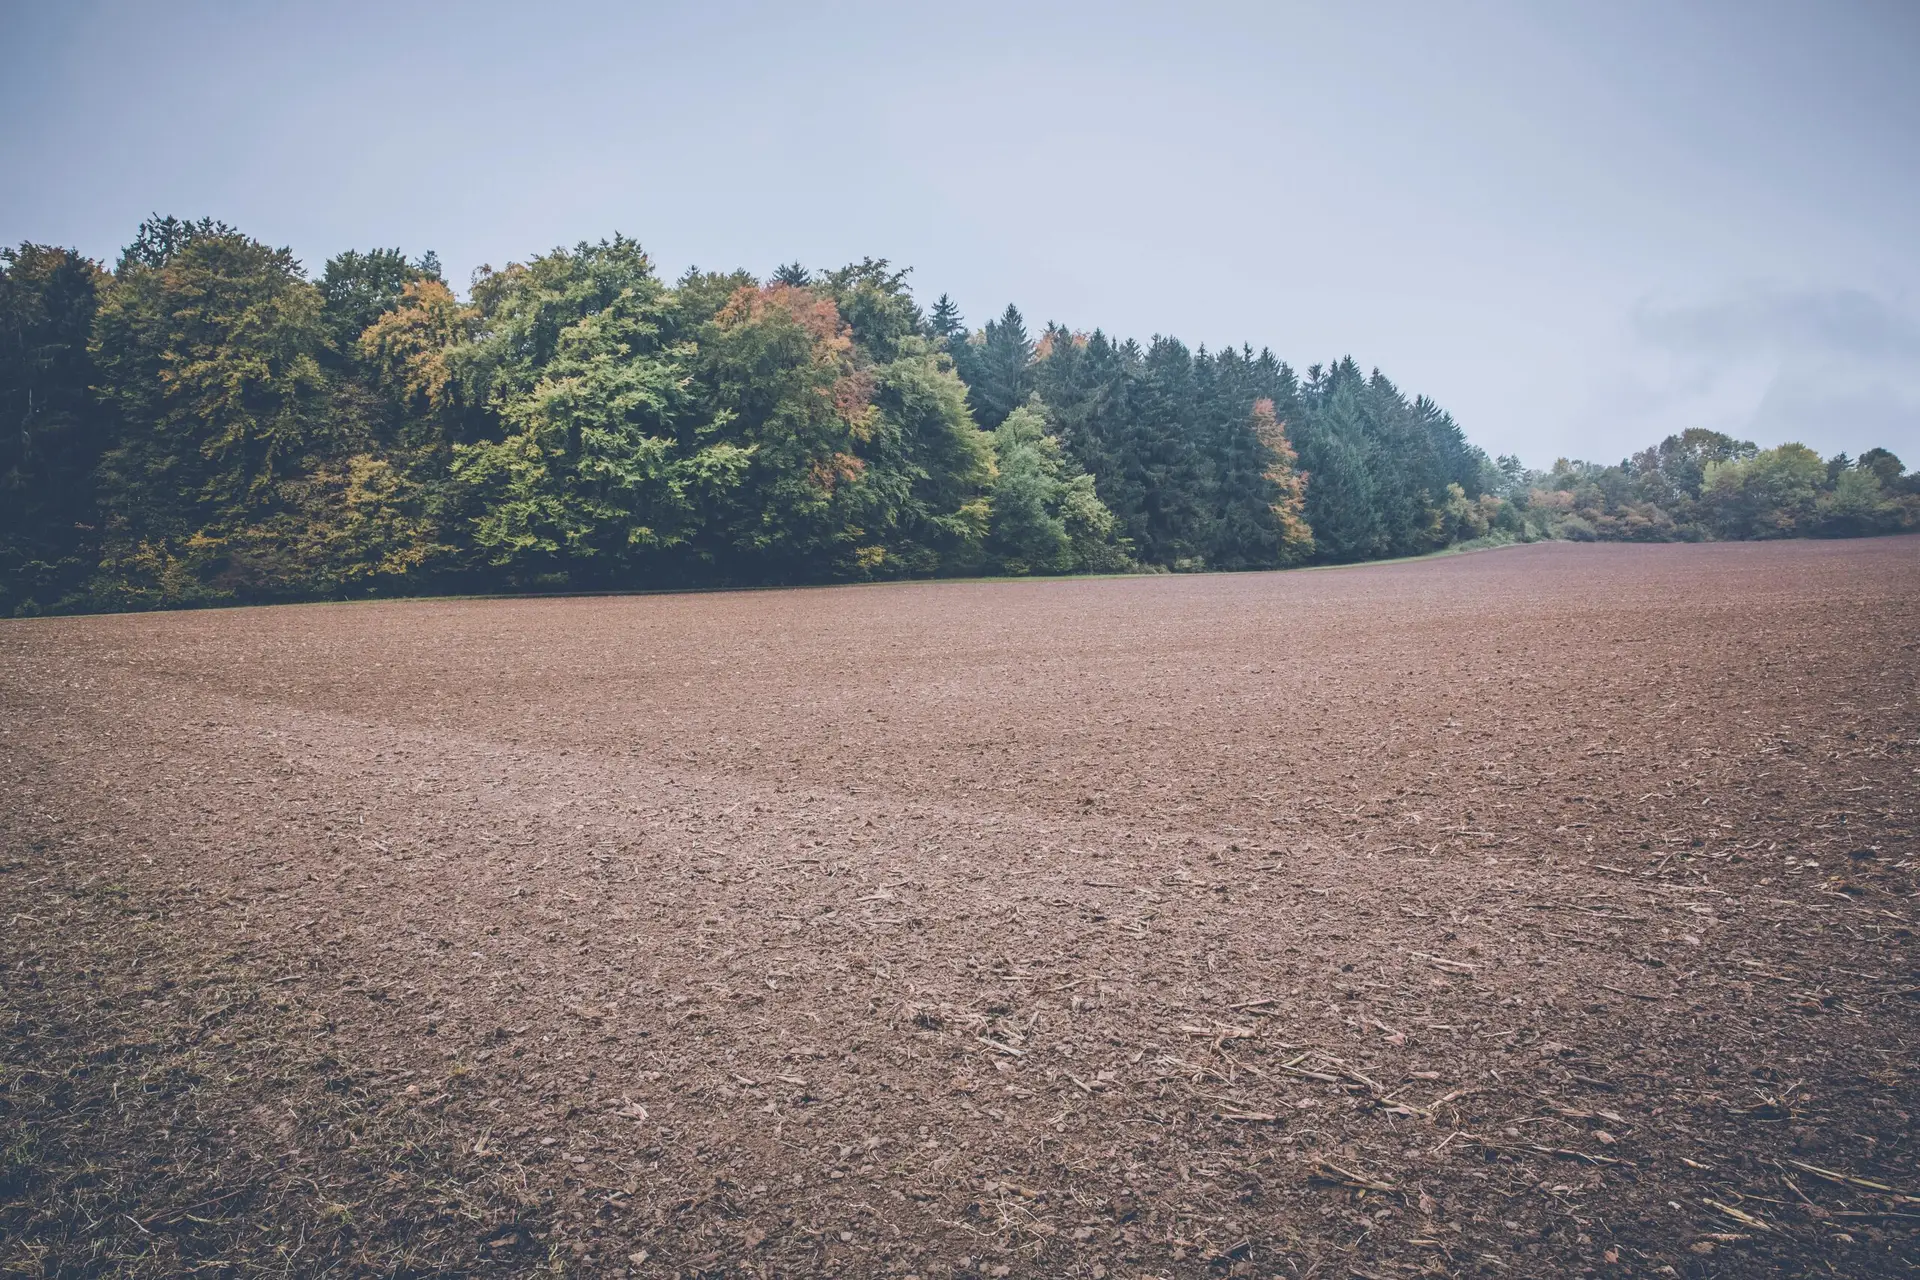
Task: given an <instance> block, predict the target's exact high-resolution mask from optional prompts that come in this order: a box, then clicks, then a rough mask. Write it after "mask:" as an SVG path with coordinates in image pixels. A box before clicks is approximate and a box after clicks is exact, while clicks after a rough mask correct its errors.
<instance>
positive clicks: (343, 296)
mask: <svg viewBox="0 0 1920 1280" xmlns="http://www.w3.org/2000/svg"><path fill="white" fill-rule="evenodd" d="M424 281H434V282H437V283H442V285H443V287H444V282H442V281H441V280H440V261H439V259H438V258H437V257H436V256H435V255H433V254H431V253H428V254H425V255H424V256H422V257H420V258H419V259H417V260H413V261H409V260H408V258H407V256H406V255H405V254H404V253H402V252H400V250H398V249H373V250H370V251H368V252H366V253H361V252H359V251H357V250H354V249H349V250H347V251H346V252H345V253H342V254H337V255H335V256H334V257H331V258H329V259H327V265H326V268H325V270H324V271H323V272H322V273H321V276H320V281H319V284H320V297H321V300H322V302H323V304H324V309H325V313H326V320H327V328H328V330H329V332H330V334H331V335H332V338H333V343H334V347H335V349H336V350H337V351H338V352H339V353H340V354H341V355H343V356H345V357H347V358H348V359H351V358H353V357H354V356H355V355H356V354H357V351H358V348H359V343H360V335H361V334H362V333H364V332H366V330H367V327H368V326H369V325H371V324H373V323H374V321H376V320H378V319H379V318H380V316H381V314H382V313H384V312H387V311H391V310H392V309H393V308H395V307H397V306H399V305H400V302H401V298H402V295H403V294H404V293H405V292H406V289H407V286H409V285H412V284H416V283H421V282H424Z"/></svg>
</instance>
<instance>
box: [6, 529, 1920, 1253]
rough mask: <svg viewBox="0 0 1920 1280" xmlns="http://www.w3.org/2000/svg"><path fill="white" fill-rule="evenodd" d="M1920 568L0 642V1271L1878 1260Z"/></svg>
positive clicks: (1618, 559) (1598, 560)
mask: <svg viewBox="0 0 1920 1280" xmlns="http://www.w3.org/2000/svg"><path fill="white" fill-rule="evenodd" d="M1917 640H1920V539H1914V538H1903V539H1882V540H1874V541H1861V542H1849V543H1810V542H1796V543H1779V544H1770V545H1712V546H1662V547H1629V546H1543V547H1532V548H1520V549H1513V550H1506V551H1500V552H1494V553H1488V554H1482V555H1471V556H1458V557H1452V558H1443V559H1436V560H1431V561H1424V562H1417V563H1406V564H1396V565H1385V566H1374V567H1358V568H1353V569H1345V570H1337V571H1325V572H1303V573H1280V574H1248V575H1229V576H1209V577H1157V578H1133V579H1118V580H1103V581H1052V582H1031V583H1021V582H1008V583H962V584H934V585H899V586H886V587H856V588H836V589H826V590H806V591H788V592H755V593H741V594H719V595H691V596H655V597H631V598H595V599H540V600H461V601H415V602H395V603H375V604H356V605H328V606H312V607H289V608H274V609H247V610H231V611H220V612H205V613H191V614H166V615H146V616H116V617H96V618H75V619H52V620H35V621H25V622H9V623H4V624H0V788H4V791H3V793H0V794H3V795H4V804H0V922H3V923H4V927H0V963H3V964H4V975H3V977H0V1001H3V1005H4V1007H3V1008H0V1017H3V1018H4V1023H0V1025H3V1026H4V1028H5V1029H4V1034H0V1086H3V1087H0V1270H4V1271H5V1272H6V1273H8V1274H22V1275H33V1276H41V1275H45V1276H56V1275H58V1276H78V1275H93V1274H129V1275H163V1274H164V1275H177V1274H190V1273H191V1274H207V1275H227V1274H232V1275H240V1274H288V1275H323V1274H325V1275H347V1274H394V1275H430V1274H448V1275H452V1274H463V1275H464V1274H473V1275H493V1274H513V1273H526V1272H531V1271H534V1270H536V1269H545V1270H548V1271H553V1272H566V1273H569V1274H582V1275H620V1274H624V1273H629V1272H630V1273H632V1274H635V1275H643V1276H667V1275H680V1276H695V1275H699V1276H720V1275H727V1276H746V1275H757V1276H770V1275H798V1276H818V1275H845V1276H907V1275H917V1276H921V1277H929V1278H931V1277H942V1278H945V1277H949V1276H965V1277H975V1276H982V1277H991V1276H1088V1277H1115V1278H1116V1280H1118V1278H1120V1277H1127V1278H1129V1280H1131V1278H1132V1277H1139V1276H1196V1277H1197V1276H1227V1275H1258V1276H1292V1277H1305V1276H1320V1277H1343V1276H1349V1275H1352V1276H1396V1275H1415V1274H1440V1275H1455V1274H1487V1275H1496V1276H1511V1277H1520V1276H1528V1277H1536V1276H1563V1275H1564V1276H1574V1275H1597V1276H1653V1275H1674V1276H1682V1277H1709V1276H1748V1275H1752V1276H1760V1275H1769V1276H1770V1275H1789V1276H1797V1275H1820V1276H1827V1275H1836V1274H1837V1275H1850V1276H1868V1275H1911V1274H1913V1272H1914V1271H1915V1270H1916V1269H1920V1232H1916V1230H1915V1228H1916V1227H1920V1200H1916V1199H1915V1198H1914V1197H1915V1196H1916V1195H1920V1149H1917V1148H1916V1141H1915V1138H1916V1135H1915V1124H1914V1114H1915V1110H1916V1106H1917V1105H1920V1080H1917V1078H1916V1070H1920V1068H1917V1066H1916V1061H1915V1043H1916V1041H1915V1033H1916V1030H1917V1029H1920V1026H1917V1024H1920V1001H1917V999H1916V998H1917V997H1920V963H1917V961H1920V945H1917V944H1916V939H1915V924H1916V899H1915V893H1916V889H1917V888H1920V886H1916V883H1915V869H1916V868H1915V857H1916V853H1917V852H1920V850H1916V846H1915V831H1916V827H1917V825H1920V819H1916V800H1917V798H1920V652H1917V651H1916V641H1917Z"/></svg>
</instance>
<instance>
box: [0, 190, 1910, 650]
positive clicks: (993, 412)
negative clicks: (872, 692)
mask: <svg viewBox="0 0 1920 1280" xmlns="http://www.w3.org/2000/svg"><path fill="white" fill-rule="evenodd" d="M0 421H3V422H4V433H3V434H0V615H20V614H30V613H37V612H46V611H57V610H80V609H137V608H156V607H174V606H182V605H195V604H212V603H222V602H239V601H271V600H294V599H339V598H347V597H353V596H366V595H380V594H400V593H423V592H436V591H525V590H554V589H631V588H641V587H690V586H701V585H719V584H759V583H786V582H810V581H832V580H860V579H878V578H889V577H906V576H931V575H959V574H1029V573H1049V574H1051V573H1079V572H1108V571H1122V570H1131V569H1141V568H1148V569H1154V568H1158V569H1171V570H1198V569H1256V568H1272V567H1278V566H1283V565H1290V564H1298V563H1304V562H1308V561H1350V560H1361V559H1367V558H1372V557H1379V556H1392V555H1407V554H1415V553H1419V552H1423V551H1429V550H1434V549H1438V548H1442V547H1446V546H1449V545H1452V544H1456V543H1460V542H1463V541H1469V540H1473V539H1478V538H1493V539H1501V538H1506V539H1511V538H1527V537H1760V536H1777V535H1781V534H1787V533H1822V534H1842V533H1858V532H1872V531H1877V530H1880V529H1885V528H1895V527H1906V526H1909V525H1911V524H1912V523H1913V522H1914V515H1915V509H1914V501H1913V485H1912V481H1911V478H1910V477H1906V476H1905V475H1904V472H1903V470H1902V468H1901V466H1900V464H1899V462H1898V460H1897V459H1894V458H1893V457H1892V455H1890V454H1886V453H1885V452H1884V451H1880V450H1876V451H1874V452H1873V453H1870V454H1867V455H1864V456H1863V457H1862V458H1861V459H1860V460H1859V462H1858V463H1853V462H1849V461H1848V460H1846V459H1836V460H1834V462H1832V463H1822V462H1820V461H1819V460H1818V459H1817V458H1814V457H1813V455H1811V454H1810V453H1808V452H1807V451H1806V450H1804V449H1800V448H1799V446H1784V447H1783V448H1782V449H1779V450H1771V451H1768V452H1766V453H1761V452H1759V451H1756V450H1754V449H1753V447H1752V446H1750V445H1738V444H1737V443H1735V442H1732V441H1726V440H1725V438H1724V437H1709V436H1708V435H1702V434H1699V433H1689V434H1688V436H1686V437H1676V438H1675V439H1674V440H1670V441H1668V442H1667V443H1666V444H1664V445H1662V446H1660V447H1659V448H1658V449H1656V450H1650V451H1648V453H1647V454H1643V455H1638V456H1636V457H1635V458H1634V459H1631V460H1629V462H1628V463H1624V464H1622V465H1621V466H1620V467H1617V468H1599V467H1589V466H1587V465H1585V464H1574V463H1563V464H1560V465H1559V466H1557V467H1556V468H1555V470H1554V471H1553V472H1551V473H1545V474H1536V473H1527V472H1525V471H1524V470H1522V469H1520V468H1519V467H1518V464H1517V463H1513V462H1512V461H1511V460H1508V459H1503V460H1502V461H1501V463H1500V464H1496V463H1494V462H1492V461H1490V460H1489V459H1488V458H1487V457H1486V455H1485V454H1484V453H1482V452H1481V451H1480V450H1478V449H1476V448H1474V447H1473V446H1471V445H1469V444H1468V443H1467V442H1466V440H1465V437H1464V436H1463V435H1462V433H1461V431H1460V429H1459V427H1458V426H1457V425H1456V424H1455V423H1454V422H1453V420H1452V419H1451V418H1450V417H1449V416H1448V415H1447V414H1446V413H1445V412H1443V411H1442V410H1441V409H1439V407H1438V406H1436V405H1434V404H1433V403H1432V402H1430V401H1428V400H1425V399H1411V400H1409V399H1408V398H1407V397H1406V396H1404V395H1402V394H1401V392H1400V391H1399V390H1398V389H1397V388H1396V387H1395V386H1394V385H1393V384H1392V383H1391V382H1389V381H1388V380H1387V379H1386V378H1384V377H1383V376H1381V374H1380V373H1379V372H1378V371H1377V370H1376V371H1373V372H1371V373H1363V372H1362V370H1361V369H1360V367H1359V366H1357V365H1356V364H1355V363H1354V362H1353V361H1352V360H1351V359H1347V360H1343V361H1340V362H1339V363H1337V364H1334V365H1331V366H1324V367H1323V366H1320V365H1315V366H1313V367H1311V368H1309V369H1308V370H1307V371H1306V376H1305V377H1304V378H1301V377H1299V376H1297V375H1296V374H1295V372H1294V371H1293V370H1292V369H1291V368H1290V367H1288V365H1286V364H1285V363H1284V362H1282V361H1280V360H1278V359H1276V358H1275V357H1274V356H1273V355H1272V354H1271V353H1269V352H1265V351H1262V352H1260V353H1258V354H1255V353H1254V352H1253V351H1252V350H1251V349H1248V348H1241V349H1239V350H1233V349H1225V350H1222V351H1219V352H1212V353H1210V352H1208V351H1207V350H1206V349H1205V348H1201V349H1199V350H1197V351H1194V350H1190V349H1188V348H1187V347H1186V346H1184V345H1182V344H1181V343H1179V342H1178V341H1175V340H1173V339H1171V338H1157V339H1155V340H1154V341H1153V342H1152V343H1151V344H1150V345H1148V346H1146V347H1141V346H1139V345H1138V344H1136V343H1133V342H1121V341H1115V340H1113V339H1111V338H1109V337H1107V336H1106V335H1105V334H1103V333H1100V332H1098V331H1095V332H1093V333H1091V334H1084V333H1078V332H1072V331H1069V330H1068V329H1065V328H1062V327H1060V326H1057V325H1049V326H1047V327H1046V328H1045V329H1044V330H1043V331H1042V332H1041V334H1040V335H1039V337H1038V338H1037V339H1036V338H1034V337H1033V336H1031V335H1030V334H1029V332H1028V330H1027V327H1026V325H1025V322H1024V320H1023V319H1022V317H1021V315H1020V313H1019V312H1018V311H1017V310H1015V309H1014V308H1012V307H1008V308H1007V310H1006V311H1005V313H1004V314H1002V315H1001V316H1000V317H998V318H997V319H995V320H993V321H991V322H989V323H988V324H987V325H985V326H984V327H983V328H981V329H980V330H978V331H971V330H969V329H968V327H967V326H966V324H965V323H964V321H963V320H962V318H961V316H960V315H959V313H958V311H957V310H956V308H955V307H954V306H953V305H952V303H951V302H949V301H948V299H947V298H945V297H944V296H943V297H942V298H941V299H940V300H939V302H938V303H937V304H936V305H935V306H934V307H933V308H932V310H931V312H930V313H927V312H923V311H922V310H921V308H920V307H919V306H918V305H917V304H916V302H915V300H914V298H913V295H912V293H911V291H910V290H909V289H908V287H907V284H906V272H904V271H900V270H896V269H893V268H891V267H890V266H889V265H888V264H887V263H886V262H884V261H874V260H871V259H869V260H866V261H863V262H860V263H857V264H854V265H850V266H847V267H844V268H841V269H839V270H835V271H825V272H818V273H816V272H813V271H810V270H807V269H805V268H803V267H800V266H798V265H790V266H785V267H781V268H779V269H778V270H777V271H775V272H774V273H773V275H772V276H771V277H770V278H768V279H766V280H764V281H763V280H760V279H757V278H756V277H754V276H752V275H750V274H748V273H746V272H743V271H735V272H730V273H714V272H702V271H690V272H688V273H687V274H686V275H685V276H683V277H682V278H681V279H680V280H679V281H678V282H677V283H675V284H672V285H668V284H667V283H665V282H664V281H662V280H661V279H660V278H659V276H658V275H657V273H656V272H655V270H654V267H653V264H652V263H651V262H650V260H649V259H648V257H647V255H646V254H645V253H643V252H642V251H641V249H640V247H639V246H638V245H637V244H635V243H634V242H633V241H631V240H627V239H625V238H623V237H618V236H616V237H615V238H614V239H612V240H611V241H601V242H599V243H597V244H589V243H583V244H580V245H578V246H576V247H574V248H573V249H556V250H554V251H553V252H551V253H548V254H544V255H541V256H538V257H535V258H532V259H531V260H529V261H527V262H525V263H514V264H511V265H509V266H507V267H506V268H505V269H503V270H499V271H494V270H491V269H482V270H481V271H480V272H479V273H477V274H476V276H475V279H474V281H473V284H472V288H471V290H470V293H469V297H468V298H467V299H466V300H465V301H463V300H461V299H460V298H459V297H458V296H457V295H456V294H455V293H454V291H453V290H452V289H450V288H449V287H448V285H447V283H446V281H445V280H444V279H443V278H442V276H441V272H440V267H439V263H438V262H437V261H436V260H435V259H434V257H433V255H431V254H428V255H425V256H423V257H419V258H409V257H407V256H406V255H405V254H403V253H401V252H399V251H398V250H390V249H381V250H374V251H372V252H364V253H363V252H357V251H356V252H347V253H343V254H341V255H339V256H337V257H335V258H333V259H331V260H329V261H328V262H327V264H326V266H325V269H324V271H323V272H322V273H321V275H320V277H319V278H318V279H317V280H316V279H309V278H308V276H307V274H306V273H305V271H304V270H303V269H302V267H301V265H300V264H299V263H298V262H297V261H295V259H294V258H293V256H292V255H291V253H289V252H288V251H287V250H285V249H274V248H271V247H269V246H267V245H265V244H262V243H260V242H259V241H256V240H253V239H250V238H249V237H247V236H245V235H243V234H241V233H240V232H239V231H237V230H235V229H234V228H232V227H230V226H227V225H225V224H224V223H219V222H215V221H212V220H210V219H202V220H200V221H198V222H185V221H181V220H178V219H174V218H155V219H151V220H149V221H147V222H146V223H144V224H142V225H141V227H140V228H139V230H138V232H137V234H136V235H135V237H134V239H133V243H132V244H130V245H129V246H128V247H127V248H126V250H125V251H124V252H123V253H122V255H121V257H120V260H119V261H118V262H117V263H116V264H115V265H114V267H113V268H112V269H111V270H108V269H107V268H106V267H105V266H104V265H102V264H100V263H96V262H93V261H91V260H89V259H86V258H84V257H81V256H79V255H78V254H75V253H73V252H71V251H69V250H64V249H58V248H50V247H47V246H41V245H33V244H26V245H22V246H20V247H19V248H18V249H14V250H4V251H0ZM1696 435H1698V436H1699V438H1698V439H1696V438H1695V437H1696ZM1796 451H1797V452H1796ZM1803 455H1804V456H1803ZM1809 460H1811V461H1810V462H1809ZM1690 468H1691V469H1690Z"/></svg>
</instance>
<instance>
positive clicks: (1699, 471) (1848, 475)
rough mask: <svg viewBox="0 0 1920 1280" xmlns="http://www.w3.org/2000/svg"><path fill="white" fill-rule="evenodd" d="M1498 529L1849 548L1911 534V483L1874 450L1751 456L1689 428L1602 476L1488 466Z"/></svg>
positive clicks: (1596, 467)
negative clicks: (1494, 475) (1827, 542)
mask: <svg viewBox="0 0 1920 1280" xmlns="http://www.w3.org/2000/svg"><path fill="white" fill-rule="evenodd" d="M1496 465H1497V466H1498V467H1499V468H1500V471H1501V481H1500V483H1499V484H1498V485H1496V486H1495V489H1496V491H1497V492H1498V493H1499V494H1500V495H1501V497H1502V498H1503V499H1504V505H1505V507H1506V508H1507V514H1506V523H1507V524H1508V525H1509V526H1511V527H1513V528H1514V529H1515V530H1516V531H1518V532H1519V533H1521V534H1522V536H1525V537H1535V538H1565V539H1569V540H1573V541H1583V542H1592V541H1616V542H1671V541H1689V542H1698V541H1705V540H1708V539H1754V538H1804V537H1817V538H1855V537H1862V536H1865V535H1869V534H1876V533H1897V532H1900V531H1902V530H1907V529H1913V528H1915V527H1920V475H1910V474H1908V473H1907V470H1906V467H1905V466H1904V465H1903V464H1902V463H1901V461H1900V459H1899V458H1897V457H1895V456H1894V455H1893V454H1891V453H1889V452H1888V451H1887V450H1885V449H1869V450H1867V451H1866V452H1865V453H1863V454H1861V455H1860V456H1859V457H1858V458H1849V457H1848V456H1847V455H1846V454H1844V453H1842V454H1836V455H1835V456H1834V457H1831V458H1827V459H1822V458H1821V457H1820V455H1819V454H1817V453H1815V452H1814V451H1813V450H1811V449H1809V448H1807V447H1806V446H1805V445H1802V444H1783V445H1781V446H1780V447H1779V448H1776V449H1761V448H1759V447H1757V446H1756V445H1755V444H1754V443H1753V442H1752V441H1749V440H1736V439H1734V438H1733V437H1732V436H1727V435H1722V434H1721V433H1719V432H1717V431H1707V430H1704V429H1699V428H1696V429H1694V430H1690V431H1685V432H1682V433H1681V434H1679V435H1674V436H1668V437H1667V438H1666V439H1665V440H1663V441H1661V442H1660V443H1659V444H1657V445H1655V446H1654V447H1652V448H1650V449H1643V450H1641V451H1640V452H1639V453H1636V454H1634V455H1633V456H1632V457H1631V458H1628V459H1626V460H1625V461H1623V462H1620V463H1616V464H1614V465H1612V466H1602V465H1600V464H1597V463H1591V462H1571V461H1568V460H1567V459H1565V458H1562V459H1560V460H1559V461H1557V462H1555V463H1554V464H1553V469H1552V470H1550V471H1544V472H1542V471H1528V470H1526V469H1525V468H1523V467H1522V466H1521V465H1520V463H1519V461H1518V460H1517V459H1514V458H1506V457H1503V458H1501V459H1499V461H1498V463H1497V464H1496Z"/></svg>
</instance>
